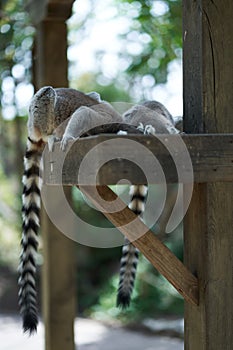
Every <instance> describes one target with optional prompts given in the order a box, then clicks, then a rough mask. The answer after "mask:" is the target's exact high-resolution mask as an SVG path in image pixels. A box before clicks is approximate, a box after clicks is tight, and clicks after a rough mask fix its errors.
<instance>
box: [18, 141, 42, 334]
mask: <svg viewBox="0 0 233 350" xmlns="http://www.w3.org/2000/svg"><path fill="white" fill-rule="evenodd" d="M43 148H44V143H43V142H42V141H38V142H36V141H32V140H31V139H30V138H29V139H28V142H27V148H26V152H25V156H24V174H23V179H22V182H23V185H24V186H23V195H22V203H23V206H22V219H23V231H22V239H21V247H22V252H21V255H20V264H19V280H18V284H19V306H20V313H21V315H22V318H23V329H24V332H26V331H29V333H30V334H31V333H33V332H35V331H36V329H37V324H38V314H37V293H36V255H37V246H38V229H39V225H40V224H39V220H40V190H41V181H40V174H39V173H40V160H41V155H42V152H43Z"/></svg>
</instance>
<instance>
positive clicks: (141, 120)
mask: <svg viewBox="0 0 233 350" xmlns="http://www.w3.org/2000/svg"><path fill="white" fill-rule="evenodd" d="M123 121H124V122H127V123H130V124H133V125H135V126H137V127H138V128H141V130H142V131H143V133H144V134H148V135H149V134H152V135H153V134H177V133H179V131H178V130H177V129H176V128H175V125H174V120H173V118H172V116H171V114H170V113H169V112H168V110H167V109H166V108H165V107H164V105H162V104H161V103H160V102H157V101H146V102H144V103H143V104H142V105H136V106H134V107H132V108H130V109H129V110H128V111H126V112H125V113H124V114H123ZM130 194H131V201H130V204H129V208H130V209H131V210H133V211H134V212H135V213H136V214H137V215H139V216H142V214H143V212H144V208H145V202H146V197H147V186H146V185H140V186H131V189H130ZM138 259H139V251H138V249H137V248H136V247H134V245H133V244H132V243H130V242H129V240H128V239H127V238H125V245H124V246H123V249H122V258H121V267H120V279H119V286H118V293H117V306H119V307H121V308H122V309H124V308H127V307H128V306H129V304H130V300H131V294H132V292H133V287H134V281H135V276H136V269H137V264H138Z"/></svg>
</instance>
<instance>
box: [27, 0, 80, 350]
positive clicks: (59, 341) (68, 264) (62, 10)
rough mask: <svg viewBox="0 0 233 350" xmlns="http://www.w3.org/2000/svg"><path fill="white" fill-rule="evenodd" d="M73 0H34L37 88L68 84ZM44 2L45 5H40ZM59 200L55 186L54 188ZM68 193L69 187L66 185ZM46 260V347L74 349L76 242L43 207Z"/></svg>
mask: <svg viewBox="0 0 233 350" xmlns="http://www.w3.org/2000/svg"><path fill="white" fill-rule="evenodd" d="M72 3H73V1H71V0H68V1H66V2H64V1H62V0H58V1H56V2H54V1H46V2H45V1H41V2H40V1H31V11H32V12H33V13H31V16H32V20H34V21H35V24H36V37H35V52H34V56H33V58H34V61H33V80H34V85H35V88H36V90H37V89H39V88H41V87H42V86H45V85H52V86H53V87H61V86H63V87H66V86H67V85H68V79H67V54H66V51H67V29H66V24H65V19H67V16H68V15H69V14H70V12H71V7H72ZM43 6H45V8H43V9H42V8H41V7H43ZM50 191H53V198H54V201H55V202H56V188H51V189H50ZM66 191H67V196H69V193H68V192H70V189H67V190H66ZM41 232H42V235H43V248H44V255H43V258H44V261H43V268H42V281H43V295H42V304H43V319H44V324H45V349H46V350H64V349H66V350H74V349H75V344H74V329H73V322H74V317H75V311H76V290H75V274H74V269H75V257H74V247H75V243H74V242H73V241H71V240H69V239H68V238H66V237H65V236H64V235H63V234H61V233H60V232H59V231H58V230H57V228H56V227H55V225H54V224H53V223H52V222H51V221H50V220H49V218H48V216H47V215H46V212H45V211H43V215H42V226H41Z"/></svg>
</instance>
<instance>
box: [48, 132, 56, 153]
mask: <svg viewBox="0 0 233 350" xmlns="http://www.w3.org/2000/svg"><path fill="white" fill-rule="evenodd" d="M55 141H58V139H57V137H56V136H55V135H49V136H48V148H49V152H53V148H54V143H55Z"/></svg>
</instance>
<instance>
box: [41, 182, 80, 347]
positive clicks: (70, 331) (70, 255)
mask: <svg viewBox="0 0 233 350" xmlns="http://www.w3.org/2000/svg"><path fill="white" fill-rule="evenodd" d="M43 193H44V196H43V197H44V199H45V200H46V196H47V195H49V198H50V199H51V197H50V196H52V198H53V200H54V203H56V205H57V206H62V205H63V203H59V198H57V193H56V186H54V187H52V188H50V189H49V191H46V188H44V190H43ZM68 196H69V193H67V197H68ZM49 198H48V199H49ZM41 224H42V226H41V227H42V232H43V256H44V264H43V276H42V277H43V300H42V301H43V320H44V324H45V334H46V337H45V348H46V350H55V349H56V350H64V349H69V350H71V349H72V350H74V348H75V347H74V328H73V321H74V318H75V314H76V296H77V294H76V285H75V281H76V278H75V276H76V266H75V265H76V264H75V261H76V259H75V247H76V246H75V244H74V242H73V241H72V240H70V239H69V238H67V237H66V236H65V235H64V234H63V233H61V232H59V230H58V229H57V228H56V226H55V225H54V224H53V223H52V222H51V221H50V220H49V218H48V217H47V215H46V213H45V212H43V215H42V222H41Z"/></svg>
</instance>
